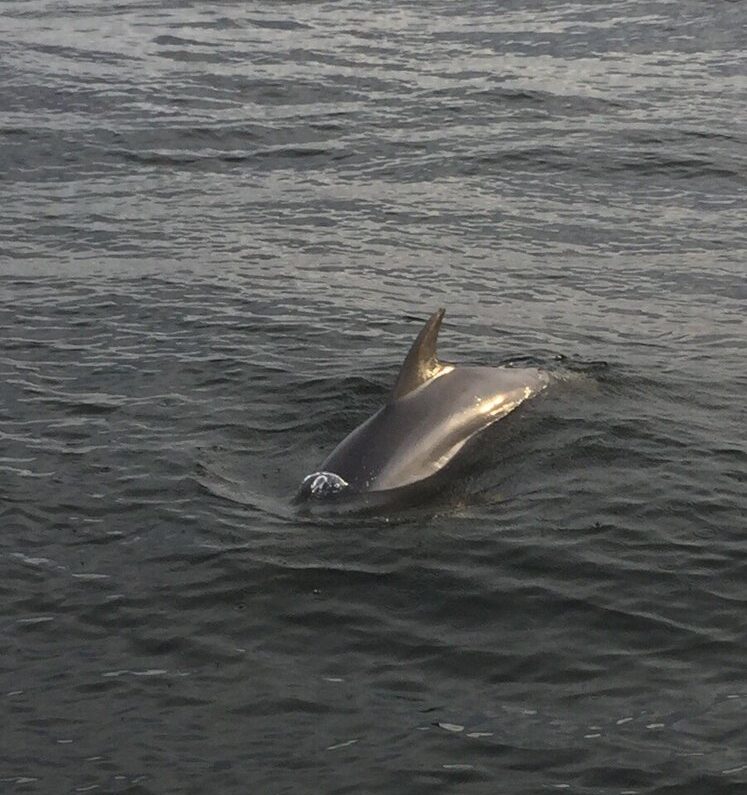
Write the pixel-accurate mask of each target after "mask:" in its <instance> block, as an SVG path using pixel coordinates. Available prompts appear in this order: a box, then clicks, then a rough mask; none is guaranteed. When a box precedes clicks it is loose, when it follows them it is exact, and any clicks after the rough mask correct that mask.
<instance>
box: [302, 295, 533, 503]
mask: <svg viewBox="0 0 747 795" xmlns="http://www.w3.org/2000/svg"><path fill="white" fill-rule="evenodd" d="M444 313H445V310H444V309H439V310H438V311H436V312H434V313H433V315H431V317H430V318H429V320H428V321H427V322H426V324H425V326H424V327H423V329H422V331H421V332H420V334H418V337H417V339H416V340H415V342H414V343H413V344H412V347H411V348H410V352H409V353H408V354H407V357H406V358H405V361H404V364H403V365H402V369H401V370H400V373H399V376H398V377H397V380H396V382H395V384H394V388H393V389H392V392H391V394H390V396H389V400H388V401H387V403H386V405H385V406H383V407H382V408H380V409H379V410H378V411H377V412H376V413H375V414H374V415H373V416H372V417H369V419H367V420H366V421H365V422H364V423H363V424H362V425H359V426H358V427H357V428H356V429H355V430H353V431H352V432H351V433H350V434H348V436H346V437H345V438H344V439H343V440H342V441H341V442H340V443H339V444H338V445H337V447H335V449H334V450H333V451H332V452H331V453H330V454H329V455H328V456H327V458H326V459H325V460H324V461H323V462H322V464H321V466H320V467H319V470H318V471H316V472H312V473H311V474H310V475H307V476H306V477H305V478H304V479H303V482H302V483H301V486H300V488H299V491H298V494H297V498H298V500H299V501H305V500H322V501H331V500H336V499H339V498H341V497H347V496H350V497H353V496H356V495H371V494H375V495H387V494H395V493H401V492H402V490H403V489H409V488H410V487H416V486H421V485H425V484H429V483H432V482H433V481H434V480H435V478H436V476H437V475H439V473H442V472H443V471H444V470H445V469H446V468H447V466H448V465H449V464H451V463H452V462H453V461H455V459H456V458H457V457H458V454H459V453H460V451H462V450H463V449H464V447H465V445H467V443H468V442H472V441H473V440H474V439H475V438H476V437H477V436H478V435H479V434H481V433H482V432H483V431H485V429H486V428H488V427H489V426H491V425H492V424H493V423H495V422H496V421H498V420H500V419H501V418H502V417H505V416H506V415H507V414H509V413H510V412H512V411H513V410H514V409H515V408H516V407H517V406H519V405H520V404H521V403H523V402H524V401H525V400H528V399H529V398H531V397H533V396H534V395H537V394H538V393H539V392H541V391H542V390H543V389H545V387H546V386H547V385H548V383H549V376H548V374H547V373H546V372H544V371H543V370H539V369H536V368H518V367H478V366H462V365H456V364H452V363H449V362H442V361H439V359H438V358H437V355H436V343H437V339H438V332H439V330H440V328H441V321H442V320H443V317H444Z"/></svg>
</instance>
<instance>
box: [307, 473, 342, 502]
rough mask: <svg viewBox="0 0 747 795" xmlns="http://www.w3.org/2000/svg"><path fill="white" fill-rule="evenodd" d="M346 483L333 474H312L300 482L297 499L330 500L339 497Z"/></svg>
mask: <svg viewBox="0 0 747 795" xmlns="http://www.w3.org/2000/svg"><path fill="white" fill-rule="evenodd" d="M347 488H348V482H347V481H346V480H345V479H344V478H341V477H340V476H339V475H336V474H335V473H334V472H312V473H311V474H310V475H307V476H306V477H305V478H304V479H303V481H302V482H301V487H300V488H299V490H298V498H299V499H302V500H305V499H311V500H330V499H334V498H335V497H339V496H340V494H342V492H343V491H345V489H347Z"/></svg>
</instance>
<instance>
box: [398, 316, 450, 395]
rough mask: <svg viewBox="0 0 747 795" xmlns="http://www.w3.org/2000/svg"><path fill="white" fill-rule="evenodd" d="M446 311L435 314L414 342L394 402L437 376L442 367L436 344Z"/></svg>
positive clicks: (403, 368) (402, 370)
mask: <svg viewBox="0 0 747 795" xmlns="http://www.w3.org/2000/svg"><path fill="white" fill-rule="evenodd" d="M445 311H446V310H444V309H439V310H438V311H437V312H434V313H433V314H432V315H431V316H430V318H428V322H427V323H426V324H425V325H424V326H423V328H422V330H421V332H420V334H418V338H417V339H416V340H415V342H413V344H412V348H410V352H409V353H408V354H407V357H406V358H405V362H404V364H403V365H402V369H401V370H400V371H399V375H398V376H397V382H396V383H395V384H394V389H393V390H392V398H391V399H392V400H397V399H398V398H401V397H403V396H404V395H406V394H408V392H412V390H413V389H417V388H418V387H419V386H420V385H421V384H424V383H425V382H426V381H428V380H429V379H431V378H433V376H434V375H437V374H438V372H439V370H440V369H441V367H442V365H441V362H439V361H438V359H437V358H436V342H437V341H438V331H439V329H440V328H441V321H442V320H443V318H444V312H445Z"/></svg>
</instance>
